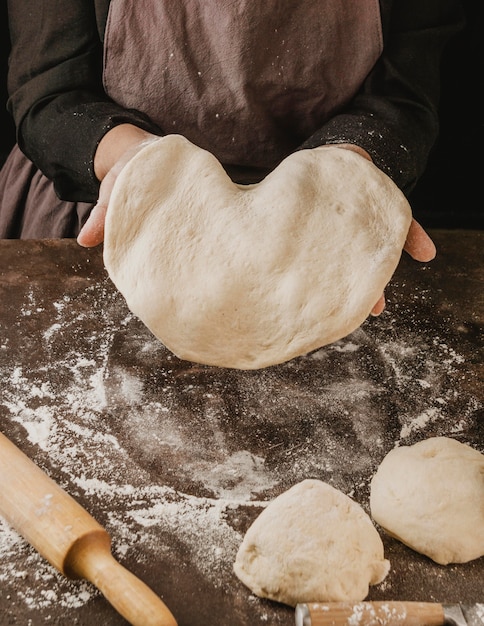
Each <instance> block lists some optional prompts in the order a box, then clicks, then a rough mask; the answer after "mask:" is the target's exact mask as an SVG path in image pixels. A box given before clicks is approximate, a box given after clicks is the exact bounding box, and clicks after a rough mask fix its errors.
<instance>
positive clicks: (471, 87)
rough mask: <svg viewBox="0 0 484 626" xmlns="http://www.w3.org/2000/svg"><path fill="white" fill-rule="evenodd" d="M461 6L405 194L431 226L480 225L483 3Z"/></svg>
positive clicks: (9, 128)
mask: <svg viewBox="0 0 484 626" xmlns="http://www.w3.org/2000/svg"><path fill="white" fill-rule="evenodd" d="M403 1H404V0H403ZM423 1H425V0H423ZM463 5H464V8H465V12H466V19H467V24H466V27H465V29H464V31H463V32H462V33H461V34H460V35H459V36H458V37H457V38H456V39H454V40H453V42H452V43H451V44H449V46H448V48H447V49H446V54H445V57H444V59H443V64H442V96H441V105H440V118H441V130H440V137H439V139H438V141H437V144H436V145H435V147H434V150H433V152H432V154H431V156H430V160H429V163H428V167H427V170H426V172H425V174H424V176H423V178H422V179H421V180H420V182H419V184H418V186H417V187H416V189H415V190H414V192H413V193H412V196H411V198H410V202H411V204H412V208H413V212H414V215H415V217H416V218H417V219H418V220H419V221H420V222H421V223H422V224H423V225H424V226H426V227H430V228H473V229H474V228H476V229H477V228H478V229H484V201H483V198H482V192H481V189H482V188H483V180H482V179H483V178H484V172H483V162H484V160H483V157H482V153H481V150H482V149H483V145H484V133H483V127H484V123H483V106H482V103H483V98H482V95H481V94H480V93H479V94H478V90H479V92H481V90H482V86H483V82H484V81H483V77H484V49H483V41H482V40H483V29H482V26H483V20H482V16H483V7H484V2H483V0H465V1H464V2H463ZM0 6H1V14H0V28H1V31H2V32H1V37H0V46H1V48H0V59H1V68H0V87H1V93H0V101H1V102H0V129H1V134H0V160H1V162H3V159H5V157H6V155H7V154H8V151H9V149H10V147H11V146H12V145H13V142H14V136H15V134H14V128H13V124H12V120H11V118H10V116H9V114H8V113H7V111H6V110H5V102H6V100H7V87H6V74H7V60H8V51H9V39H8V25H7V8H6V2H5V1H4V0H0Z"/></svg>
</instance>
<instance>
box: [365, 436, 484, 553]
mask: <svg viewBox="0 0 484 626" xmlns="http://www.w3.org/2000/svg"><path fill="white" fill-rule="evenodd" d="M370 506H371V514H372V516H373V519H374V520H375V521H376V522H377V523H378V524H380V526H381V527H382V528H384V529H385V530H386V531H387V532H388V533H389V534H391V535H393V536H394V537H396V538H397V539H399V540H400V541H402V542H403V543H405V544H406V545H408V546H409V547H410V548H413V549H414V550H416V551H417V552H421V553H422V554H425V555H426V556H428V557H430V558H431V559H433V560H434V561H436V562H437V563H440V564H442V565H447V564H448V563H466V562H467V561H471V560H473V559H477V558H478V557H480V556H483V555H484V455H482V454H481V453H480V452H478V451H477V450H474V448H471V447H470V446H468V445H466V444H463V443H460V442H459V441H456V440H454V439H450V438H448V437H432V438H430V439H426V440H424V441H420V442H419V443H416V444H415V445H413V446H402V447H400V448H395V449H394V450H392V451H391V452H389V453H388V455H387V456H386V457H385V458H384V459H383V461H382V463H381V465H380V467H379V468H378V471H377V472H376V474H375V476H374V477H373V479H372V482H371V498H370Z"/></svg>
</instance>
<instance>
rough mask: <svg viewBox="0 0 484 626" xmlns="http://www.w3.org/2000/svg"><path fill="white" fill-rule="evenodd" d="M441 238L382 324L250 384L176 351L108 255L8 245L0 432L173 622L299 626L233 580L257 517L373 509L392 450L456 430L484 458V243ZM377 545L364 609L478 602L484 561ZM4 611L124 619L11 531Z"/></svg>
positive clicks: (473, 235) (4, 553) (395, 291)
mask: <svg viewBox="0 0 484 626" xmlns="http://www.w3.org/2000/svg"><path fill="white" fill-rule="evenodd" d="M433 237H434V239H435V241H436V243H437V246H438V250H439V254H438V257H437V259H436V260H435V261H434V262H432V263H430V264H425V265H421V264H418V263H416V262H414V261H412V260H411V259H409V258H407V257H404V258H402V262H401V264H400V266H399V268H398V270H397V272H396V274H395V276H394V278H393V280H392V282H391V284H390V285H389V287H388V289H387V292H386V295H387V309H386V311H385V312H384V313H383V315H381V317H380V318H370V319H369V320H367V321H366V322H365V323H364V324H363V326H362V327H361V328H360V329H358V330H357V331H356V332H354V333H353V334H352V335H350V336H349V337H347V338H345V339H343V340H341V341H338V342H336V343H334V344H333V345H330V346H327V347H325V348H322V349H320V350H318V351H316V352H314V353H312V354H309V355H307V356H305V357H301V358H299V359H295V360H293V361H291V362H289V363H286V364H284V365H281V366H277V367H273V368H268V369H265V370H260V371H255V372H243V371H235V370H225V369H217V368H212V367H206V366H200V365H196V364H193V363H189V362H185V361H181V360H179V359H177V358H176V357H174V356H173V355H171V354H170V353H169V352H168V350H166V349H165V348H164V346H163V345H162V344H161V343H160V342H158V341H157V340H155V339H154V338H153V336H152V335H151V334H150V332H149V331H148V330H147V329H146V328H145V327H144V325H143V324H142V323H141V322H139V320H137V319H136V318H135V317H134V316H133V315H132V314H131V313H130V312H129V310H128V309H127V307H126V304H125V302H124V299H123V298H122V296H121V295H120V294H119V293H118V292H117V291H116V290H115V288H114V287H113V285H112V283H111V282H110V280H109V278H108V277H107V275H106V273H105V270H104V267H103V263H102V252H101V250H100V249H94V250H85V249H82V248H79V247H78V246H77V245H76V243H75V242H74V241H70V240H61V241H5V240H4V241H0V267H1V275H0V296H1V307H0V311H1V312H0V375H1V380H2V386H1V396H0V429H1V430H2V432H3V433H4V434H6V435H7V436H8V437H9V438H10V439H11V440H13V441H14V442H15V443H16V444H17V445H18V446H19V447H20V448H21V449H22V450H23V451H24V452H26V453H27V454H28V455H29V456H30V457H31V458H32V459H33V460H34V461H35V462H36V463H37V464H38V465H39V466H41V467H42V468H43V469H44V470H45V471H46V472H47V473H48V474H49V475H51V476H52V477H53V478H54V479H55V480H56V481H57V482H58V483H59V484H60V485H61V486H62V487H64V488H65V489H66V490H67V491H68V492H69V493H70V494H71V495H73V496H74V497H75V498H77V499H78V500H79V502H80V503H81V504H82V505H83V506H84V507H85V508H86V509H87V510H88V511H89V512H90V513H91V514H92V515H93V516H94V517H95V518H96V519H97V520H98V521H99V522H100V523H101V524H103V526H105V527H106V528H107V529H108V531H109V532H110V534H111V535H112V538H113V551H114V554H115V556H116V557H117V558H118V560H120V561H121V562H122V563H123V564H124V565H125V566H126V567H128V568H129V569H131V570H132V571H133V572H134V573H135V574H136V575H137V576H139V577H140V578H141V579H143V580H144V581H145V582H146V583H147V584H148V585H150V586H151V587H152V588H153V589H154V591H155V592H156V593H158V594H159V595H160V596H161V597H162V598H163V599H164V600H165V602H166V603H167V604H168V606H169V607H170V608H171V609H172V611H173V612H174V614H175V616H176V618H177V619H178V622H179V625H180V626H205V625H206V626H209V625H210V626H212V625H217V626H218V625H219V624H220V625H222V624H228V625H230V626H239V625H250V626H253V625H255V624H271V625H278V624H281V625H282V624H284V625H286V624H287V625H290V624H293V623H294V612H293V610H292V609H291V608H289V607H286V606H283V605H279V604H276V603H273V602H271V601H267V600H261V599H259V598H256V597H255V596H254V595H252V594H251V592H250V591H249V590H248V589H247V588H246V587H245V586H244V585H243V584H242V583H241V582H240V581H239V580H238V579H237V578H236V577H235V575H234V574H233V572H232V564H233V561H234V558H235V554H236V551H237V548H238V546H239V544H240V542H241V540H242V537H243V534H244V533H245V531H246V529H247V528H248V526H249V524H250V522H251V521H252V520H253V519H255V517H256V516H257V515H258V514H259V513H260V512H261V510H262V507H263V505H264V503H266V502H267V501H268V500H270V499H271V498H273V497H275V496H276V495H278V494H279V493H281V492H282V491H284V490H286V489H288V488H289V487H290V486H292V485H293V484H295V483H297V482H299V481H301V480H303V479H305V478H310V477H311V478H319V479H322V480H324V481H327V482H329V483H330V484H331V485H333V486H334V487H336V488H338V489H341V490H342V491H343V492H344V493H346V494H348V495H350V496H351V497H353V498H354V499H355V500H356V501H357V502H359V503H360V504H361V505H362V506H363V507H364V509H365V510H366V511H368V510H369V506H368V501H369V483H370V480H371V477H372V476H373V474H374V472H375V470H376V468H377V467H378V465H379V463H380V462H381V460H382V459H383V457H384V456H385V454H386V453H387V452H388V451H389V450H390V449H392V448H393V447H394V446H395V445H396V444H398V445H408V444H412V443H415V442H416V441H419V440H421V439H424V438H427V437H432V436H437V435H445V436H449V437H454V438H456V439H458V440H459V441H462V442H465V443H468V444H469V445H472V446H473V447H475V448H476V449H478V450H480V451H481V452H484V418H483V405H484V396H483V381H484V358H483V352H484V341H483V324H484V289H483V286H484V262H483V261H484V233H483V232H478V231H476V232H466V231H447V232H446V231H436V232H434V233H433ZM442 480H445V476H443V477H442ZM381 535H382V538H383V541H384V545H385V551H386V556H387V557H388V558H389V559H390V561H391V565H392V568H391V572H390V574H389V576H388V577H387V579H386V580H385V581H384V582H383V583H382V584H381V585H379V586H376V587H373V588H372V589H371V591H370V595H369V598H370V599H407V600H424V601H438V602H447V603H450V602H463V603H466V604H471V603H484V559H483V558H481V559H477V560H475V561H473V562H470V563H467V564H464V565H451V566H447V567H444V566H439V565H437V564H435V563H433V562H432V561H430V560H429V559H427V558H426V557H424V556H422V555H419V554H417V553H415V552H413V551H412V550H410V549H409V548H407V547H405V546H403V545H402V544H400V543H399V542H398V541H396V540H393V539H391V538H390V537H388V536H387V535H385V533H383V532H382V533H381ZM0 610H1V614H2V617H1V618H0V621H1V624H2V625H4V624H33V625H34V626H36V625H37V624H44V623H49V624H69V625H70V624H78V625H84V624H85V625H92V624H103V625H105V626H110V625H114V624H122V623H123V620H122V619H121V618H120V617H119V616H118V615H117V614H116V613H115V611H114V610H113V609H112V608H111V607H110V606H109V605H108V604H107V603H106V602H105V600H104V599H103V598H102V596H100V594H99V593H98V592H97V591H96V589H95V588H93V587H92V586H90V585H89V584H87V583H85V582H82V581H81V582H79V581H67V580H66V579H64V578H63V577H62V576H61V575H59V574H57V573H56V571H55V570H54V569H53V568H51V567H50V566H49V565H48V564H47V563H46V562H45V561H44V560H43V559H42V558H41V557H39V556H38V555H37V554H36V553H35V552H34V551H33V550H32V549H31V548H30V547H29V546H28V545H27V544H26V543H25V542H24V541H23V540H21V539H20V538H19V536H18V535H17V534H16V533H15V532H13V531H12V530H11V529H10V528H9V527H8V526H7V524H6V523H5V522H3V521H1V519H0ZM479 611H481V613H479ZM483 614H484V605H483V604H481V605H480V607H474V608H473V609H469V611H468V617H469V619H470V620H476V621H475V622H473V623H476V624H477V623H481V622H480V621H477V620H478V616H479V615H481V617H482V615H483Z"/></svg>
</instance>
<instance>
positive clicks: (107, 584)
mask: <svg viewBox="0 0 484 626" xmlns="http://www.w3.org/2000/svg"><path fill="white" fill-rule="evenodd" d="M0 515H2V516H3V517H5V519H6V520H7V521H8V522H9V524H11V526H13V528H15V529H16V530H17V531H18V532H19V533H20V534H21V535H22V536H23V537H24V538H25V539H26V540H27V541H28V542H29V543H30V544H32V545H33V546H34V548H36V550H38V551H39V552H40V554H41V555H42V556H43V557H44V558H46V559H47V560H48V561H49V562H50V563H51V564H52V565H53V566H54V567H56V568H57V569H58V570H59V571H60V572H62V573H63V574H64V575H65V576H67V577H69V578H74V579H76V578H85V579H86V580H88V581H90V582H91V583H93V584H94V585H95V586H96V587H97V588H98V589H99V590H100V591H101V592H102V593H103V595H104V596H105V597H106V599H107V600H108V601H109V602H110V603H111V604H112V606H113V607H114V608H115V609H116V610H117V611H118V613H120V614H121V615H122V616H123V617H124V618H125V619H127V620H128V622H130V623H131V624H133V626H176V621H175V618H174V617H173V615H172V614H171V612H170V610H169V609H168V608H167V607H166V606H165V604H163V602H162V601H161V599H160V598H159V597H158V596H157V595H156V594H155V593H154V592H153V591H152V590H151V589H150V588H149V587H147V586H146V585H145V584H144V583H143V582H141V580H140V579H139V578H136V576H134V574H132V573H131V572H129V571H128V570H127V569H125V568H124V567H123V566H122V565H121V564H120V563H118V561H116V559H115V558H114V557H113V556H112V554H111V538H110V536H109V535H108V533H107V531H106V530H105V529H104V528H103V527H102V526H101V525H100V524H98V522H96V520H95V519H94V518H93V517H91V516H90V515H89V513H88V512H87V511H86V510H85V509H83V508H82V506H81V505H80V504H78V503H77V502H76V501H75V500H74V499H73V498H72V497H71V496H70V495H68V494H67V493H66V492H65V491H63V490H62V489H61V488H60V487H59V485H57V484H56V483H55V482H54V481H53V480H52V479H51V478H49V477H48V476H47V475H46V474H45V473H44V472H43V471H42V470H41V469H40V468H39V467H37V465H35V463H33V462H32V461H31V460H30V459H29V458H28V457H27V456H25V454H24V453H23V452H21V451H20V450H19V449H18V448H17V447H16V446H15V445H14V444H13V443H12V442H11V441H9V440H8V439H7V438H6V437H5V436H4V435H3V434H2V433H0Z"/></svg>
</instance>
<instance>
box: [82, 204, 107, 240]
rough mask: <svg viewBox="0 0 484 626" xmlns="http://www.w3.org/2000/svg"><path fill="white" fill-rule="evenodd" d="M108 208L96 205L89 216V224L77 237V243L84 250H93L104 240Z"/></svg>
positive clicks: (87, 223)
mask: <svg viewBox="0 0 484 626" xmlns="http://www.w3.org/2000/svg"><path fill="white" fill-rule="evenodd" d="M106 211H107V207H106V205H104V204H100V203H98V204H96V206H95V207H94V208H93V209H92V211H91V214H90V215H89V217H88V219H87V222H86V223H85V224H84V226H83V227H82V229H81V232H80V233H79V235H78V236H77V243H78V244H79V245H80V246H83V247H84V248H92V247H94V246H97V245H99V244H100V243H102V241H103V240H104V221H105V219H106Z"/></svg>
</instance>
